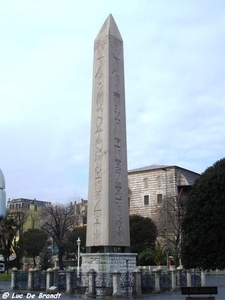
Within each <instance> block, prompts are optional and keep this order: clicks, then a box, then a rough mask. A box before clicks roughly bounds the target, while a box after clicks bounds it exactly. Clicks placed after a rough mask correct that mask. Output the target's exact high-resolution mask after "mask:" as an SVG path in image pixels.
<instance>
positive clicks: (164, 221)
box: [158, 190, 187, 266]
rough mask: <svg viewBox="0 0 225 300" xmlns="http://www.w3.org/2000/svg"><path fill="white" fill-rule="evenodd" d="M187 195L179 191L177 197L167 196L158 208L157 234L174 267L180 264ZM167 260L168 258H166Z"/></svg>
mask: <svg viewBox="0 0 225 300" xmlns="http://www.w3.org/2000/svg"><path fill="white" fill-rule="evenodd" d="M186 198H187V194H186V193H184V192H182V190H180V191H179V194H178V196H177V197H170V196H167V199H165V201H164V202H163V203H162V205H161V206H160V208H159V211H158V213H159V215H160V216H161V218H159V220H160V221H159V225H158V232H159V235H160V236H161V237H163V239H164V244H165V247H166V252H167V254H170V255H172V256H173V259H174V262H175V265H176V266H178V265H179V264H180V257H181V241H182V228H181V221H182V218H183V215H184V205H185V201H186ZM167 258H168V257H167Z"/></svg>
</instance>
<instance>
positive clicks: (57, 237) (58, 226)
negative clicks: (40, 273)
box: [42, 205, 74, 270]
mask: <svg viewBox="0 0 225 300" xmlns="http://www.w3.org/2000/svg"><path fill="white" fill-rule="evenodd" d="M43 218H44V225H43V226H42V229H43V230H44V231H45V232H46V233H47V234H48V235H49V236H50V237H51V238H52V239H53V241H54V243H55V244H56V245H57V247H58V259H59V268H60V270H62V269H63V254H64V252H65V249H64V248H65V242H66V241H67V237H68V234H69V230H70V229H71V227H72V225H73V223H74V206H73V205H68V206H64V205H55V206H54V205H49V206H46V207H44V208H43Z"/></svg>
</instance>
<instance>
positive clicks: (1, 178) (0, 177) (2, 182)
mask: <svg viewBox="0 0 225 300" xmlns="http://www.w3.org/2000/svg"><path fill="white" fill-rule="evenodd" d="M0 189H2V190H3V189H5V177H4V174H3V172H2V170H1V169H0Z"/></svg>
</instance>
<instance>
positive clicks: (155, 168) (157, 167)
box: [128, 164, 200, 175]
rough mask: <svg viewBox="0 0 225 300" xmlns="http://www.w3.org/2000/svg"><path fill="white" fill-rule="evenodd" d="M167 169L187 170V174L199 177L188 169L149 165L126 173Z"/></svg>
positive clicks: (174, 166)
mask: <svg viewBox="0 0 225 300" xmlns="http://www.w3.org/2000/svg"><path fill="white" fill-rule="evenodd" d="M168 168H178V169H183V170H187V171H189V172H192V173H195V174H198V175H200V174H199V173H197V172H194V171H191V170H188V169H185V168H182V167H179V166H176V165H155V164H154V165H150V166H147V167H142V168H137V169H132V170H128V173H135V172H143V171H150V170H157V169H162V170H163V169H164V170H165V169H168Z"/></svg>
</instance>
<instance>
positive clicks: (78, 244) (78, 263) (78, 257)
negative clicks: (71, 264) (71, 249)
mask: <svg viewBox="0 0 225 300" xmlns="http://www.w3.org/2000/svg"><path fill="white" fill-rule="evenodd" d="M80 242H81V240H80V238H79V237H78V239H77V248H78V251H77V275H78V277H79V276H80Z"/></svg>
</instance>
